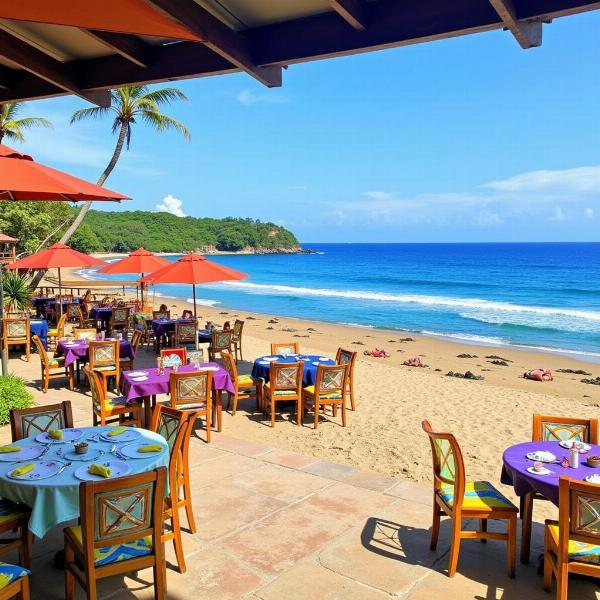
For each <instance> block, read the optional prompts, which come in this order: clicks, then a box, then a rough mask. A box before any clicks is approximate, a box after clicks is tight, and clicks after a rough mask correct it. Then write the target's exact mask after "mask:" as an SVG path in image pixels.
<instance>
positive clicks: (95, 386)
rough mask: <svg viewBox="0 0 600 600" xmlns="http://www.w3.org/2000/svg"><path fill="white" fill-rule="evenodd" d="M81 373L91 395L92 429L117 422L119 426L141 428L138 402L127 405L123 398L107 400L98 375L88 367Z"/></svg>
mask: <svg viewBox="0 0 600 600" xmlns="http://www.w3.org/2000/svg"><path fill="white" fill-rule="evenodd" d="M83 372H84V373H85V375H86V376H87V378H88V382H89V384H90V393H91V394H92V421H93V424H94V427H96V425H98V423H100V425H101V426H102V427H104V426H105V425H110V424H111V423H115V422H118V423H119V425H131V426H132V427H141V426H142V405H141V404H139V403H138V402H131V403H129V404H128V403H127V399H126V398H124V397H123V396H116V397H113V398H108V397H107V395H106V390H105V389H104V387H103V386H102V382H101V380H100V377H99V376H98V373H97V372H96V371H92V369H90V368H89V367H84V368H83Z"/></svg>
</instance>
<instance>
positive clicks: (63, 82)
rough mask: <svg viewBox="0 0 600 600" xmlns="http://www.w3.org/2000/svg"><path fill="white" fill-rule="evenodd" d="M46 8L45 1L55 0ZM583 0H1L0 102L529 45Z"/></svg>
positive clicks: (101, 94)
mask: <svg viewBox="0 0 600 600" xmlns="http://www.w3.org/2000/svg"><path fill="white" fill-rule="evenodd" d="M49 7H50V8H51V9H50V8H49ZM598 8H600V2H590V1H589V0H588V1H585V0H535V1H532V0H452V1H449V0H86V1H85V2H83V3H81V2H76V1H75V0H53V2H51V3H49V2H47V0H16V1H15V2H5V3H2V4H1V5H0V103H2V102H8V101H15V100H32V99H36V98H47V97H52V96H60V95H64V94H76V95H78V96H80V97H82V98H85V99H86V100H89V101H90V102H93V103H96V104H99V105H108V103H109V102H110V95H109V93H108V91H107V90H109V89H111V88H115V87H119V86H122V85H128V84H134V83H152V82H161V81H174V80H178V79H188V78H191V77H206V76H210V75H220V74H224V73H233V72H237V71H244V72H246V73H247V74H248V75H250V76H251V77H253V78H255V79H256V80H258V81H260V82H261V83H263V84H264V85H266V86H268V87H278V86H280V85H281V84H282V68H283V67H286V66H288V65H291V64H294V63H298V62H304V61H309V60H317V59H322V58H329V57H334V56H343V55H348V54H356V53H359V52H368V51H372V50H380V49H384V48H392V47H396V46H403V45H408V44H416V43H421V42H427V41H432V40H438V39H443V38H448V37H453V36H458V35H466V34H469V33H478V32H483V31H491V30H495V29H505V30H507V32H509V33H507V35H513V36H514V38H515V40H516V42H517V43H518V44H520V46H521V47H522V48H532V47H536V46H539V45H541V43H542V27H543V24H544V23H550V22H551V21H552V20H553V19H556V18H559V17H564V16H568V15H572V14H577V13H580V12H585V11H589V10H595V9H598Z"/></svg>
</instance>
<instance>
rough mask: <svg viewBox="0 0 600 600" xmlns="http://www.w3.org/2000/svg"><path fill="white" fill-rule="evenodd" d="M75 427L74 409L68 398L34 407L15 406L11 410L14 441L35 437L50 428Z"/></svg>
mask: <svg viewBox="0 0 600 600" xmlns="http://www.w3.org/2000/svg"><path fill="white" fill-rule="evenodd" d="M69 427H73V411H72V410H71V403H70V402H69V401H68V400H65V401H64V402H61V403H60V404H46V405H45V406H34V407H32V408H13V409H12V410H11V411H10V432H11V434H12V441H13V442H16V441H17V440H22V439H23V438H28V437H34V436H36V435H38V434H40V433H44V432H45V431H50V429H67V428H69Z"/></svg>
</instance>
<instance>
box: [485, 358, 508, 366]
mask: <svg viewBox="0 0 600 600" xmlns="http://www.w3.org/2000/svg"><path fill="white" fill-rule="evenodd" d="M488 362H489V363H492V364H493V365H498V366H500V367H508V363H507V362H506V361H505V360H497V359H494V360H488Z"/></svg>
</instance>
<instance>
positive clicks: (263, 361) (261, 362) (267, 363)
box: [258, 360, 271, 365]
mask: <svg viewBox="0 0 600 600" xmlns="http://www.w3.org/2000/svg"><path fill="white" fill-rule="evenodd" d="M258 364H259V365H270V364H271V363H270V362H268V361H266V360H261V361H259V362H258Z"/></svg>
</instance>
